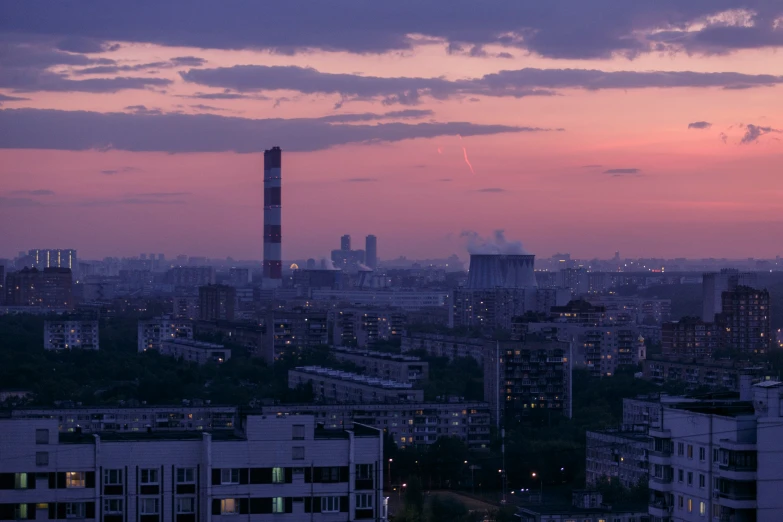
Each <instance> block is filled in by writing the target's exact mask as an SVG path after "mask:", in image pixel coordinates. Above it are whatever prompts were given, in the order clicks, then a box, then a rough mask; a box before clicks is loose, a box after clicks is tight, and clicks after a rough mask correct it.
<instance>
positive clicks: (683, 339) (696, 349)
mask: <svg viewBox="0 0 783 522" xmlns="http://www.w3.org/2000/svg"><path fill="white" fill-rule="evenodd" d="M720 340H721V330H720V327H719V326H718V325H717V324H715V323H708V322H705V321H703V320H701V319H700V318H698V317H683V318H682V319H680V320H679V321H672V322H668V323H663V324H662V325H661V353H662V354H663V355H664V356H665V357H712V352H713V351H714V350H715V349H716V348H718V347H719V346H720Z"/></svg>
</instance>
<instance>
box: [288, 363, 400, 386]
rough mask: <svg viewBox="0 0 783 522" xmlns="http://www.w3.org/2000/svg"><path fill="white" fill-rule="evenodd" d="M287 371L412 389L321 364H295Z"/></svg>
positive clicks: (358, 382)
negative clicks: (295, 365) (294, 366)
mask: <svg viewBox="0 0 783 522" xmlns="http://www.w3.org/2000/svg"><path fill="white" fill-rule="evenodd" d="M289 371H298V372H302V373H307V374H310V375H317V376H319V377H326V378H328V379H338V380H340V381H346V382H354V383H356V384H364V385H365V386H373V387H375V388H384V389H389V390H411V389H413V385H412V384H408V383H402V382H397V381H390V380H385V379H379V378H376V377H367V376H366V375H359V374H358V373H352V372H344V371H340V370H333V369H331V368H323V367H321V366H297V367H296V368H294V369H293V370H289Z"/></svg>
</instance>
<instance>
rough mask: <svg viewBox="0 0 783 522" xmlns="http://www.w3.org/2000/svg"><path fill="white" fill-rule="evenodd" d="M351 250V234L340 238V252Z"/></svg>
mask: <svg viewBox="0 0 783 522" xmlns="http://www.w3.org/2000/svg"><path fill="white" fill-rule="evenodd" d="M350 249H351V236H350V234H345V235H344V236H342V237H341V238H340V250H350Z"/></svg>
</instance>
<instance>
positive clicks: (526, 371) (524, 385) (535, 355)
mask: <svg viewBox="0 0 783 522" xmlns="http://www.w3.org/2000/svg"><path fill="white" fill-rule="evenodd" d="M570 360H571V359H570V357H569V356H568V343H564V342H561V341H557V340H552V339H549V338H545V337H540V336H537V335H528V336H526V337H525V339H523V340H520V341H486V344H485V347H484V400H485V401H486V402H488V403H489V405H490V414H491V415H492V421H493V422H494V423H496V424H497V425H499V423H500V420H501V419H502V418H504V417H505V416H512V417H516V418H522V417H531V416H534V415H550V414H553V413H554V414H562V415H565V416H566V417H569V418H570V416H571V390H570V387H571V384H570V383H571V364H570V362H569V361H570Z"/></svg>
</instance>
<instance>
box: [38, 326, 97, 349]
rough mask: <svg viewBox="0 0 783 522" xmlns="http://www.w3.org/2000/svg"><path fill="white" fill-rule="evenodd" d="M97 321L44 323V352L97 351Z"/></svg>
mask: <svg viewBox="0 0 783 522" xmlns="http://www.w3.org/2000/svg"><path fill="white" fill-rule="evenodd" d="M99 348H100V341H99V337H98V321H97V320H64V321H45V322H44V350H51V351H61V350H98V349H99Z"/></svg>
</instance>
